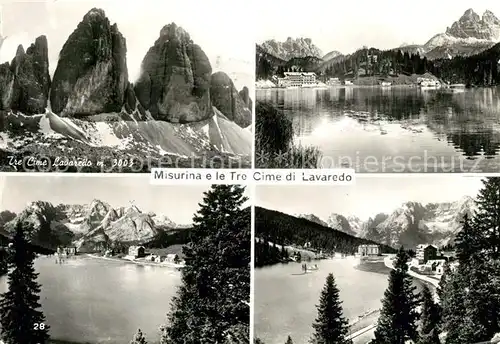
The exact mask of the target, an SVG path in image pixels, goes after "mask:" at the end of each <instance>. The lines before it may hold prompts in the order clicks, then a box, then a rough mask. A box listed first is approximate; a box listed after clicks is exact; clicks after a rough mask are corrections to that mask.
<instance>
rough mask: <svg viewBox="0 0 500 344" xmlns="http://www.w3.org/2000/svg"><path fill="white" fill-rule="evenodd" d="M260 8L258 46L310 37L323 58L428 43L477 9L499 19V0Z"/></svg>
mask: <svg viewBox="0 0 500 344" xmlns="http://www.w3.org/2000/svg"><path fill="white" fill-rule="evenodd" d="M253 4H254V6H255V7H256V8H257V9H259V10H258V12H257V17H258V18H259V20H258V24H257V27H256V28H257V33H256V35H257V42H259V43H261V42H263V41H265V40H268V39H276V40H279V41H284V40H286V39H287V37H292V38H297V37H304V38H311V39H312V41H313V43H315V44H316V46H317V47H318V48H320V49H321V50H322V51H323V53H324V54H326V53H328V52H329V51H332V50H338V51H340V52H342V53H344V54H348V53H352V52H353V51H355V50H357V49H359V48H361V47H362V46H364V45H367V46H370V47H376V48H379V49H391V48H395V47H398V46H400V45H401V44H403V43H408V44H413V43H415V44H425V43H426V42H427V41H428V40H429V39H430V38H432V37H433V36H434V35H436V34H438V33H443V32H445V31H446V27H448V26H451V25H452V24H453V22H455V21H457V20H458V19H459V18H460V17H461V16H462V15H463V14H464V12H465V11H466V10H467V9H469V8H473V9H474V11H475V12H476V13H478V14H479V15H480V16H482V14H483V13H484V11H485V10H486V9H489V10H490V11H492V12H493V13H495V15H496V16H497V17H500V1H498V0H481V1H470V0H467V1H465V0H453V1H436V0H418V1H400V0H381V1H373V0H349V1H325V0H308V1H302V0H300V1H297V0H272V1H269V0H254V1H253Z"/></svg>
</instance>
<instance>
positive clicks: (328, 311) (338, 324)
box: [310, 274, 351, 344]
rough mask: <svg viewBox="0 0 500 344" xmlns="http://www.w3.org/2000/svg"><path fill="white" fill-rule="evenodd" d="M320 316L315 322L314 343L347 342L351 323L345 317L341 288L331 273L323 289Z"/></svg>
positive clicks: (331, 343)
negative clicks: (340, 293) (340, 295)
mask: <svg viewBox="0 0 500 344" xmlns="http://www.w3.org/2000/svg"><path fill="white" fill-rule="evenodd" d="M317 309H318V316H317V318H316V320H315V322H314V323H313V325H312V326H313V329H314V333H313V336H312V338H311V341H310V342H311V343H313V344H347V343H351V341H350V340H348V339H347V335H348V333H349V324H348V322H347V320H346V319H345V318H344V315H343V311H342V302H341V301H340V298H339V290H338V288H337V286H336V284H335V278H334V277H333V274H329V275H328V276H327V278H326V283H325V286H324V288H323V290H322V291H321V296H320V299H319V304H318V305H317Z"/></svg>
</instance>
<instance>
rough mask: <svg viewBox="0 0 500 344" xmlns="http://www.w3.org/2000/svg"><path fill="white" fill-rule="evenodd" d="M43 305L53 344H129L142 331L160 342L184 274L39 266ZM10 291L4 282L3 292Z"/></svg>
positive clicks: (98, 263)
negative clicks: (56, 341)
mask: <svg viewBox="0 0 500 344" xmlns="http://www.w3.org/2000/svg"><path fill="white" fill-rule="evenodd" d="M35 267H36V270H37V272H39V273H40V275H39V277H38V282H39V283H41V284H42V292H41V303H42V309H43V312H44V314H45V316H46V318H47V319H46V323H47V324H48V325H50V327H51V330H50V334H51V337H52V338H53V339H60V340H68V341H75V342H80V343H83V342H89V343H110V344H115V343H116V344H118V343H120V344H123V343H129V342H130V341H131V339H132V337H133V335H134V333H135V332H136V331H137V329H138V328H140V329H141V330H142V331H143V332H144V333H145V335H146V337H147V339H148V343H158V342H159V331H158V328H159V326H160V325H162V324H164V323H165V321H166V314H167V312H168V311H169V308H170V300H171V298H172V297H173V296H174V295H175V294H176V289H177V286H178V285H179V284H180V272H179V271H177V270H175V269H172V268H168V267H156V266H141V265H136V264H132V263H124V262H117V261H111V260H102V259H95V258H88V257H84V256H77V257H76V258H73V259H68V260H67V261H66V263H63V264H55V257H40V258H37V260H36V261H35ZM6 287H7V283H6V278H5V277H3V278H0V292H4V291H5V289H6Z"/></svg>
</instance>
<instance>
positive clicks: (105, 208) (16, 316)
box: [0, 174, 251, 344]
mask: <svg viewBox="0 0 500 344" xmlns="http://www.w3.org/2000/svg"><path fill="white" fill-rule="evenodd" d="M0 193H1V194H0V196H1V199H0V343H2V344H19V343H29V344H35V343H37V344H42V343H51V344H84V343H92V344H98V343H109V344H123V343H132V344H146V343H149V344H153V343H154V344H157V343H161V344H177V343H178V344H181V343H182V344H191V343H192V344H194V343H221V344H236V343H249V342H250V333H249V326H250V324H249V322H250V262H251V258H250V251H251V250H250V246H251V206H250V204H251V200H250V192H249V190H247V187H245V186H238V185H205V186H199V185H196V186H194V185H193V186H191V185H189V186H186V185H175V186H174V185H151V184H150V183H149V175H147V176H146V175H145V176H138V175H131V176H120V177H115V176H105V175H104V176H56V175H50V174H47V175H37V176H17V175H16V176H11V175H8V176H0Z"/></svg>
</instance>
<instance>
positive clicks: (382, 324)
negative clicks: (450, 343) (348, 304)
mask: <svg viewBox="0 0 500 344" xmlns="http://www.w3.org/2000/svg"><path fill="white" fill-rule="evenodd" d="M408 260H409V256H408V253H407V252H406V251H405V250H404V249H403V248H402V247H401V248H400V249H399V251H398V254H397V256H396V261H395V263H394V269H393V270H391V272H390V275H389V286H388V287H387V289H386V291H385V293H384V299H383V300H382V310H381V312H380V316H379V318H378V323H377V329H376V330H375V339H374V340H373V341H372V343H373V344H404V343H405V342H406V341H407V340H413V341H416V340H417V339H418V331H417V327H418V324H417V320H418V317H419V314H418V313H417V310H416V307H417V306H418V304H419V300H418V295H416V294H415V287H414V286H413V285H412V280H411V277H410V275H409V274H408Z"/></svg>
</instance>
